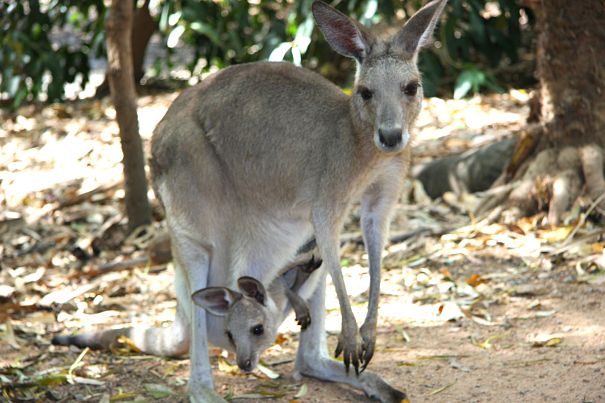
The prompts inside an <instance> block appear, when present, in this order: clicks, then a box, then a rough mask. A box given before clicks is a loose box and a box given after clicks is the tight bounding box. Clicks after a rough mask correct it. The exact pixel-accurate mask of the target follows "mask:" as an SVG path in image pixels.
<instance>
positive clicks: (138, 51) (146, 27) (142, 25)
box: [95, 0, 157, 98]
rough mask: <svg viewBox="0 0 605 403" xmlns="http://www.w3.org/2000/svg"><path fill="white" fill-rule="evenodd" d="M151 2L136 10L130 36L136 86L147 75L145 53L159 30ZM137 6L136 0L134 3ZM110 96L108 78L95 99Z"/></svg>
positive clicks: (146, 0)
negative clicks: (152, 12) (144, 65)
mask: <svg viewBox="0 0 605 403" xmlns="http://www.w3.org/2000/svg"><path fill="white" fill-rule="evenodd" d="M149 1H150V0H145V3H144V4H143V5H142V6H141V7H139V8H137V9H136V12H135V14H134V20H133V22H132V34H131V36H130V40H131V49H132V69H133V74H134V83H135V85H137V84H139V83H140V82H141V79H142V78H143V76H144V75H145V70H144V69H143V63H144V62H145V53H146V52H147V46H148V45H149V40H150V39H151V36H152V35H153V33H154V32H155V30H156V28H157V24H156V22H155V21H154V20H153V18H152V17H151V14H150V13H149ZM134 3H135V4H136V0H135V1H134ZM107 95H109V83H108V78H107V76H106V77H105V80H103V82H102V83H101V85H99V86H98V87H97V89H96V91H95V98H102V97H105V96H107Z"/></svg>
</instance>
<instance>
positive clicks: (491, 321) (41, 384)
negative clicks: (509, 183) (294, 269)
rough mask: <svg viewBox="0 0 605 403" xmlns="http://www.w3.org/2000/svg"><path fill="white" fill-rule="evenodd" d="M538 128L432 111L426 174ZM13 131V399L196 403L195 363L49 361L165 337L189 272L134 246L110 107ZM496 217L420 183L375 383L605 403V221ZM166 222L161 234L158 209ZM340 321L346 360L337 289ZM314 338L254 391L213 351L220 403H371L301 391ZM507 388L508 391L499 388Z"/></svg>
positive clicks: (394, 276) (3, 134) (440, 108)
mask: <svg viewBox="0 0 605 403" xmlns="http://www.w3.org/2000/svg"><path fill="white" fill-rule="evenodd" d="M172 99H174V95H173V94H171V95H155V96H146V97H142V98H141V99H140V101H139V105H140V110H139V111H140V119H141V120H142V121H143V120H144V121H145V122H146V124H145V125H144V126H143V130H142V136H143V140H144V142H145V144H146V147H148V141H149V138H150V134H151V128H152V127H153V126H154V124H153V122H154V121H157V120H158V119H159V118H160V117H161V115H162V113H158V110H159V109H160V108H164V109H165V108H167V106H168V105H169V104H170V102H171V100H172ZM63 109H64V110H65V111H66V112H67V113H62V112H61V110H63ZM527 110H528V107H527V105H526V104H524V103H522V102H521V103H520V102H519V101H518V100H515V97H514V96H513V95H511V94H509V95H498V96H488V97H474V98H472V99H471V100H457V101H445V100H439V99H430V100H427V103H426V108H425V110H424V111H423V114H422V116H421V118H420V121H419V126H420V128H421V129H422V130H421V131H418V136H417V139H416V142H415V145H414V148H415V150H414V151H415V161H416V163H422V162H424V161H428V160H432V159H435V158H439V157H442V156H445V155H448V154H450V153H452V152H463V151H467V150H469V149H473V148H475V147H477V146H480V145H483V144H487V143H489V142H492V141H494V140H498V139H502V138H506V137H509V136H511V133H514V132H515V131H517V130H519V129H520V128H521V127H523V125H524V124H525V123H524V118H525V116H526V113H527ZM0 113H1V114H3V116H0V117H1V118H2V121H3V122H4V123H3V125H2V127H1V128H0V149H1V152H0V181H1V183H2V186H1V187H0V206H1V207H2V208H1V209H0V210H1V211H0V238H1V241H2V242H1V243H0V258H1V260H0V396H2V397H3V398H5V399H9V400H11V399H37V400H43V401H44V400H53V399H55V398H59V399H66V400H74V399H80V400H86V399H93V400H95V399H96V400H101V401H125V400H133V399H139V398H148V399H149V398H151V399H154V400H159V401H174V400H175V399H176V398H178V397H180V396H184V392H185V381H186V377H187V368H188V362H187V361H181V360H167V359H163V358H159V357H148V356H143V355H141V354H140V353H137V352H136V351H133V349H132V345H131V344H129V343H128V340H124V339H123V340H121V343H120V344H119V345H118V346H120V347H117V346H116V348H115V349H114V350H113V352H112V353H111V354H110V353H99V352H92V351H90V352H89V351H83V352H80V351H77V350H74V349H66V348H57V347H54V346H50V345H49V340H50V338H51V337H52V335H54V334H58V333H66V332H77V331H78V330H82V329H90V328H101V327H107V326H113V325H125V324H128V323H130V322H131V321H133V322H134V323H136V324H137V325H139V326H151V325H162V324H164V323H167V322H169V321H170V320H171V318H172V316H173V315H174V311H175V303H174V299H173V298H174V296H173V292H172V285H171V280H172V270H173V269H172V268H171V267H170V265H167V264H166V262H165V261H164V260H163V259H162V258H161V253H159V252H157V251H158V249H157V248H155V247H151V246H150V245H151V244H152V239H153V237H154V236H156V235H158V234H159V235H161V234H162V233H163V232H164V227H163V224H162V223H161V222H160V221H156V222H155V223H154V225H153V226H150V227H147V228H143V229H141V231H140V232H139V233H137V235H135V236H133V237H128V236H127V234H126V226H125V224H126V222H125V218H124V216H123V213H122V203H123V197H124V193H123V188H122V186H123V185H122V183H121V181H119V180H116V178H120V177H121V166H120V161H121V154H120V149H119V141H118V132H117V127H116V125H115V123H114V122H113V121H112V120H111V119H112V117H113V111H112V108H111V106H110V105H109V102H108V101H94V102H93V101H81V102H76V103H70V104H66V105H61V107H60V108H57V107H56V106H52V105H51V106H47V107H44V106H26V107H23V108H22V109H21V110H19V112H18V114H17V115H16V116H13V117H9V116H5V114H6V112H4V111H2V112H0ZM481 200H482V199H481V196H480V195H479V196H477V195H455V194H446V195H445V196H444V197H443V198H442V199H438V200H435V201H433V200H430V199H429V198H428V197H427V196H426V194H423V191H422V186H421V185H419V184H418V182H415V181H411V182H410V183H409V186H408V190H407V191H406V193H405V194H404V195H403V198H402V203H401V204H400V205H398V206H397V210H396V212H395V215H394V223H393V226H392V231H391V242H390V244H389V245H388V247H387V249H386V251H385V254H384V270H383V282H382V288H381V291H382V298H381V305H380V322H379V327H378V342H377V352H376V354H375V357H374V359H373V361H372V363H371V364H370V367H369V369H371V370H373V371H376V372H378V373H380V374H381V375H382V376H384V377H385V379H387V380H388V381H389V382H392V383H393V384H394V385H396V386H397V387H399V388H403V389H406V391H407V393H408V395H410V397H411V400H412V401H415V402H418V401H436V400H437V401H471V400H473V399H475V400H481V401H496V400H498V398H500V397H501V396H508V398H509V399H510V400H513V401H515V400H520V401H521V400H522V401H544V400H549V399H548V397H549V396H551V397H552V398H555V396H556V399H563V400H566V401H573V400H577V398H576V397H577V396H580V395H581V396H582V398H584V397H586V398H587V399H592V400H594V401H598V400H605V395H604V392H603V390H604V389H603V388H599V387H598V385H596V384H594V382H585V381H584V380H585V379H588V380H592V379H593V377H595V376H597V375H595V374H599V375H598V376H600V377H601V379H602V377H603V376H605V375H604V374H603V370H602V362H603V357H605V351H604V350H603V347H602V346H603V341H604V340H605V320H604V319H602V315H600V314H599V312H602V310H603V302H602V301H603V300H602V298H600V297H599V296H602V295H603V292H605V254H604V253H603V250H604V246H605V242H604V241H603V236H605V231H604V230H603V229H602V227H601V224H600V222H599V220H598V214H597V213H595V211H594V203H593V202H591V201H589V200H583V199H580V200H578V201H577V202H576V205H575V206H574V208H573V209H572V213H570V215H569V217H567V219H566V220H564V221H563V223H562V225H560V226H558V227H548V226H544V225H543V224H542V223H543V222H544V214H543V213H540V214H537V215H536V216H534V217H529V218H523V219H520V220H518V221H517V222H514V223H507V224H504V223H500V222H497V221H496V222H490V221H489V220H478V219H477V218H476V217H474V216H473V215H472V214H471V213H470V212H472V211H473V210H474V207H475V206H477V205H478V204H479V203H481ZM152 205H153V207H154V216H155V217H156V218H161V216H162V212H161V210H160V208H159V205H158V203H157V201H156V200H155V199H153V200H152ZM344 232H345V234H344V236H343V239H348V240H347V241H346V242H345V243H344V245H343V267H344V269H343V273H344V276H345V278H346V281H347V288H348V291H349V293H350V295H351V298H352V301H354V304H353V305H354V307H353V309H354V313H355V314H356V316H357V319H358V322H359V323H361V321H362V320H363V317H364V314H365V310H366V309H367V305H366V302H365V301H366V300H367V284H368V275H369V274H368V270H367V264H368V263H367V255H366V252H365V250H364V249H363V247H362V246H361V245H360V242H361V237H360V230H359V224H358V217H356V216H355V215H354V216H353V217H352V220H351V222H350V223H348V224H347V225H346V227H345V230H344ZM156 252H157V253H156ZM150 255H153V256H154V258H153V259H150ZM158 256H159V258H158ZM151 301H153V302H151ZM326 305H327V308H328V313H327V318H326V329H327V330H328V332H329V334H330V336H329V339H328V342H329V348H331V349H332V350H333V348H334V345H335V340H336V339H335V338H336V335H337V334H338V332H339V329H340V316H339V310H338V302H337V299H336V296H335V292H334V290H333V288H332V287H331V286H329V287H328V290H327V301H326ZM298 335H299V329H298V327H297V326H296V324H295V322H294V321H293V319H291V318H290V319H289V320H288V321H286V323H285V324H284V325H283V327H282V329H280V336H279V340H278V341H276V343H275V345H274V346H272V347H271V348H270V349H269V350H268V351H267V353H266V354H265V355H264V357H263V361H262V362H263V363H264V364H263V365H264V366H263V367H262V368H264V369H263V370H259V371H255V372H254V373H253V374H251V375H250V374H242V373H241V372H240V371H239V369H237V366H235V365H234V364H232V362H233V361H232V359H233V357H232V356H229V354H225V353H224V352H222V351H220V350H216V349H213V350H212V351H211V362H212V366H213V370H214V371H213V372H214V376H215V384H216V385H217V391H218V392H219V393H221V394H222V395H224V396H226V397H228V398H230V399H236V398H240V399H245V400H246V401H251V402H252V401H255V400H259V401H265V400H266V399H272V400H275V401H284V402H285V401H294V400H296V401H301V402H302V401H304V402H324V401H325V402H331V401H332V402H339V401H358V400H359V399H360V398H361V397H362V396H360V395H359V392H356V391H352V390H349V389H347V388H344V387H341V386H338V385H334V384H328V383H322V382H319V381H316V380H312V379H307V378H305V379H304V383H301V382H294V381H293V380H292V379H291V377H290V376H289V374H290V373H291V371H292V369H293V365H294V357H295V351H296V345H297V341H298ZM578 357H594V358H592V359H578ZM526 368H527V369H530V370H531V371H529V372H524V371H525V370H526ZM572 368H573V369H574V371H571V370H570V369H572ZM513 369H514V371H513ZM435 371H438V372H437V373H439V374H440V375H439V379H440V381H439V382H437V381H436V380H435V376H434V374H435V373H436V372H435ZM559 371H560V372H559ZM559 373H560V375H558V376H557V379H556V381H555V380H554V379H553V382H551V384H552V385H556V386H554V387H551V388H549V389H540V387H539V386H536V385H537V384H543V383H545V381H544V378H546V379H549V377H551V376H556V375H552V374H559ZM563 374H565V375H563ZM494 376H497V377H499V379H500V382H498V383H495V382H491V381H490V379H492V378H493V377H494ZM448 379H451V381H448ZM532 380H533V382H532ZM538 380H540V381H538ZM524 382H525V383H527V384H528V385H529V384H531V385H533V386H523V385H524ZM469 385H475V386H474V387H472V388H471V387H470V386H469ZM570 385H574V387H573V388H572V387H571V386H570ZM578 385H580V386H578ZM574 391H575V392H574ZM511 393H512V394H511ZM574 393H575V394H574ZM551 400H552V399H551Z"/></svg>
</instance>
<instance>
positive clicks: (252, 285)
mask: <svg viewBox="0 0 605 403" xmlns="http://www.w3.org/2000/svg"><path fill="white" fill-rule="evenodd" d="M237 285H238V286H239V289H240V290H241V291H242V293H243V294H244V295H245V296H247V297H250V298H254V299H255V300H257V301H258V303H259V304H261V305H265V294H266V293H265V287H264V286H263V285H262V283H261V282H260V281H258V280H257V279H255V278H253V277H248V276H243V277H240V278H239V279H238V280H237Z"/></svg>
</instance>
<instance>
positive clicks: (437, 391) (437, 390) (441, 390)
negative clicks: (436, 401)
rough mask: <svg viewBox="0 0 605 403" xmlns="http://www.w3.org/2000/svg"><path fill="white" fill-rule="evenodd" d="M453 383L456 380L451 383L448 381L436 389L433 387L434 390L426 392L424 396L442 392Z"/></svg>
mask: <svg viewBox="0 0 605 403" xmlns="http://www.w3.org/2000/svg"><path fill="white" fill-rule="evenodd" d="M454 384H456V381H454V382H452V383H449V384H447V385H445V386H442V387H440V388H438V389H435V390H433V391H431V392H429V393H427V394H426V396H435V395H436V394H438V393H441V392H443V391H444V390H446V389H447V388H449V387H451V386H453V385H454Z"/></svg>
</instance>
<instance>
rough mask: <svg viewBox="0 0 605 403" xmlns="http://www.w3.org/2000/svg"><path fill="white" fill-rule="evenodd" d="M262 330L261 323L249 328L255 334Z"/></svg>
mask: <svg viewBox="0 0 605 403" xmlns="http://www.w3.org/2000/svg"><path fill="white" fill-rule="evenodd" d="M264 331H265V329H264V328H263V325H256V326H254V327H253V328H252V329H250V332H251V333H252V334H253V335H255V336H260V335H261V334H263V332H264Z"/></svg>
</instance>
